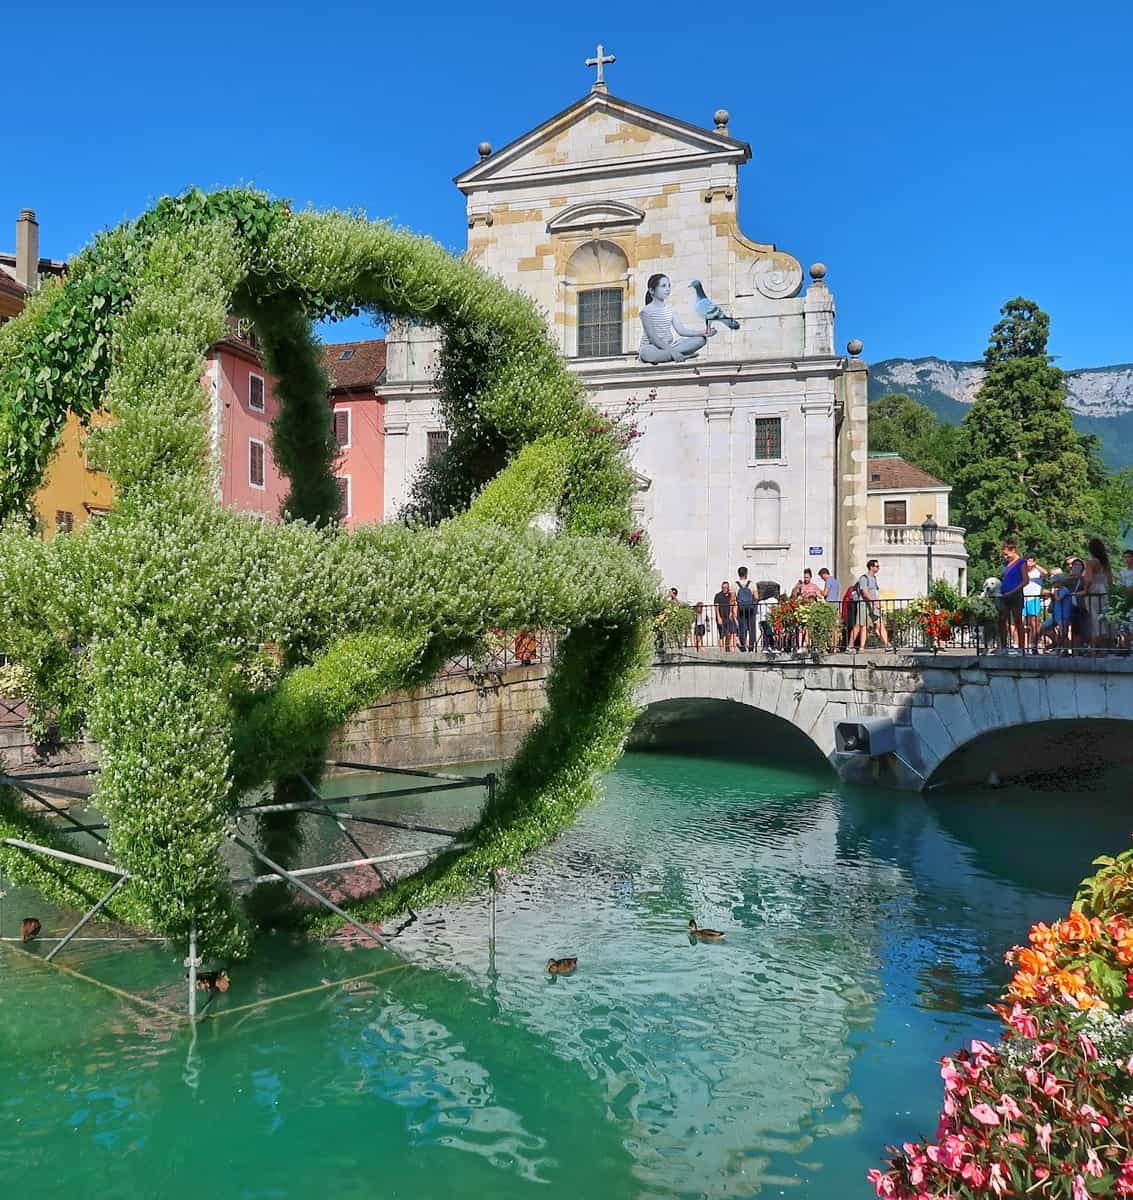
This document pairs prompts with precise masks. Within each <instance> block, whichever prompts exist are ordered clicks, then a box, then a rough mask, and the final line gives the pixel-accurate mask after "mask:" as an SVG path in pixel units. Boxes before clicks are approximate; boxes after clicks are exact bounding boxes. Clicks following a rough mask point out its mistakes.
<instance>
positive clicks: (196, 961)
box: [0, 760, 496, 1026]
mask: <svg viewBox="0 0 1133 1200" xmlns="http://www.w3.org/2000/svg"><path fill="white" fill-rule="evenodd" d="M326 765H327V766H329V767H338V768H342V769H345V770H353V771H360V772H361V771H369V772H374V773H377V774H387V775H404V776H408V777H412V778H418V779H424V780H430V781H436V782H432V783H430V784H422V785H420V786H417V787H406V788H395V789H393V790H392V791H385V792H381V791H378V792H362V793H360V794H358V795H356V796H342V797H330V798H328V797H324V796H322V795H321V794H320V793H319V791H318V789H317V788H316V787H315V786H314V785H313V784H312V783H311V782H310V781H309V780H308V779H306V778H305V777H302V776H301V777H300V778H302V781H303V783H304V784H305V785H306V787H307V789H308V791H309V792H310V793H311V799H310V800H308V801H298V802H293V803H288V804H250V805H243V806H242V807H240V808H239V809H237V812H236V819H237V821H239V819H240V818H241V817H244V816H251V815H256V814H262V813H280V812H300V813H308V814H310V815H312V816H321V817H329V818H330V819H331V820H332V821H334V822H335V824H336V825H337V826H338V828H339V831H340V832H341V833H342V835H343V836H344V837H345V838H346V840H347V841H348V842H349V843H350V844H351V845H352V846H353V847H354V848H355V849H356V850H357V851H358V852H359V854H360V855H362V857H360V858H357V859H351V860H349V861H346V862H333V863H319V864H316V865H314V866H309V867H298V868H296V869H294V870H291V869H288V868H285V867H283V866H281V865H280V864H279V863H277V862H274V861H273V860H272V859H270V858H268V857H267V855H265V854H264V853H263V852H262V851H261V850H259V849H257V848H256V847H255V846H254V845H252V844H251V842H249V841H248V839H247V838H246V837H245V836H244V835H243V834H242V833H241V831H240V829H239V828H238V827H233V828H231V829H230V830H229V831H228V836H229V837H230V838H231V840H232V841H233V842H234V843H235V844H236V845H238V846H240V847H241V848H242V849H243V850H245V851H246V852H247V853H248V854H249V855H250V856H251V857H252V858H253V859H256V860H258V861H259V862H261V863H263V865H264V866H265V867H267V868H268V873H267V874H263V875H254V876H251V877H249V878H244V879H235V880H233V883H236V884H259V883H269V882H272V881H274V880H278V879H282V880H284V881H285V882H287V883H289V884H291V886H292V887H294V888H295V889H296V890H298V891H301V892H303V893H304V894H305V895H306V896H308V897H309V898H310V899H312V900H315V901H316V902H317V903H319V904H320V905H322V906H323V907H324V908H326V909H328V910H329V911H330V912H332V913H334V915H335V916H337V917H338V918H340V919H341V920H342V921H344V922H346V923H347V924H348V925H351V926H353V928H354V929H356V930H357V931H358V932H359V933H361V934H362V935H363V936H364V937H366V938H367V939H369V940H371V941H373V942H374V943H375V944H377V945H379V946H381V947H383V948H384V949H387V950H388V949H391V946H390V943H389V941H388V940H387V939H385V938H384V937H383V936H382V935H381V934H379V933H377V932H376V931H375V930H373V929H372V928H370V927H368V926H366V925H363V924H362V923H361V922H359V921H356V920H355V919H354V918H353V917H352V916H351V915H350V914H349V913H348V912H346V911H345V910H344V909H342V908H340V907H339V906H338V905H337V904H334V903H333V902H332V901H331V900H329V899H327V897H325V896H323V895H322V894H321V893H320V892H318V891H316V890H315V889H314V888H313V887H311V886H310V885H309V884H307V883H305V882H304V880H303V878H302V877H304V876H312V875H326V874H330V873H332V872H334V871H342V870H349V869H352V868H355V867H366V866H368V867H371V868H372V869H373V871H374V873H375V874H376V875H377V876H378V879H379V880H380V881H381V883H382V885H383V886H385V885H386V884H387V883H388V880H387V879H386V877H385V875H384V874H383V873H382V871H381V867H380V864H382V863H392V862H401V861H405V860H408V859H412V858H422V857H427V856H429V855H433V854H439V853H441V852H443V851H447V850H463V849H466V848H467V846H466V844H465V843H458V842H455V838H456V837H457V833H458V831H457V830H453V829H442V828H439V827H438V826H435V825H423V824H419V823H417V822H413V821H398V820H394V819H393V818H388V817H370V816H361V815H359V814H356V813H350V812H342V811H338V810H341V809H342V808H344V807H347V806H349V805H350V804H353V803H355V802H356V801H359V800H372V799H379V798H382V799H392V798H395V797H404V796H423V795H429V794H431V793H434V792H447V791H454V790H457V789H460V788H468V787H483V788H485V790H486V791H487V798H488V803H489V805H491V803H492V802H493V801H494V799H495V793H496V775H495V774H494V773H490V774H488V775H483V776H479V775H451V774H445V773H444V772H440V771H427V770H423V769H416V768H409V767H385V766H381V765H378V764H376V763H360V762H347V761H336V760H332V761H329V762H328V763H327V764H326ZM97 773H98V767H97V766H83V767H59V768H55V769H53V770H45V771H37V772H29V773H28V774H26V775H7V774H0V785H3V784H7V785H9V786H11V787H14V788H16V789H17V790H18V791H20V792H21V793H23V794H24V795H26V796H28V797H29V799H32V800H34V801H36V803H38V804H39V805H41V806H42V807H43V808H46V809H47V810H48V811H49V812H50V813H51V814H53V815H55V816H58V817H60V818H61V819H62V820H63V821H64V822H65V825H64V826H63V827H61V828H60V832H62V833H69V834H70V833H82V834H86V835H87V836H88V837H91V838H92V839H94V840H95V841H96V842H98V843H99V844H100V845H102V846H107V845H108V843H107V840H106V838H104V837H102V836H100V831H101V830H105V829H107V828H108V826H107V825H106V824H105V823H102V822H96V823H93V824H84V823H83V822H81V821H78V820H76V819H75V818H74V817H73V816H72V815H71V814H70V813H69V812H68V811H67V810H66V809H64V808H62V807H60V806H58V805H55V804H52V803H51V801H50V800H48V799H46V797H45V795H44V793H46V794H49V795H52V796H60V797H65V798H67V799H74V800H91V799H92V798H93V797H92V796H91V795H89V794H88V793H85V792H79V791H76V790H75V789H73V788H62V787H59V786H57V785H56V784H54V783H44V782H42V781H43V780H57V779H66V778H78V777H82V776H90V775H96V774H97ZM29 783H30V786H29ZM344 821H351V822H355V823H358V824H365V825H376V826H384V827H387V828H391V829H401V830H405V831H407V832H411V833H425V834H430V835H433V836H436V837H443V838H446V839H448V843H447V844H443V845H438V846H432V847H422V848H420V849H415V850H403V851H399V852H396V853H393V854H380V855H367V854H366V853H365V848H364V847H363V846H362V845H361V843H360V842H359V841H358V840H357V838H355V837H354V836H353V834H351V833H350V832H349V831H348V830H347V828H346V826H345V825H344V824H343V822H344ZM2 842H3V844H4V845H7V846H14V847H16V848H18V849H21V850H24V851H26V852H28V853H30V854H40V855H45V856H47V857H49V858H56V859H61V860H64V861H66V862H73V863H77V864H79V865H81V866H86V867H91V868H93V869H94V870H97V871H103V872H105V873H106V874H109V875H115V876H117V878H116V880H115V882H114V885H113V886H112V887H111V888H110V890H109V891H108V892H107V893H106V894H105V895H104V896H102V898H101V899H100V900H99V901H98V902H97V903H96V904H95V905H94V906H93V907H92V908H90V909H88V910H87V911H86V912H85V913H83V914H82V916H81V917H80V918H79V920H78V922H77V923H76V924H75V925H73V926H72V927H71V929H70V930H69V931H68V932H67V933H66V934H65V935H64V936H63V937H61V938H59V939H57V940H56V939H44V940H45V941H47V940H56V945H55V946H54V947H53V948H52V950H51V951H50V953H48V954H47V955H45V956H44V958H43V959H41V960H40V961H42V962H45V963H51V965H52V966H56V967H58V966H59V964H57V963H55V962H54V961H53V960H54V959H55V957H56V955H58V954H59V952H60V951H61V950H63V949H64V947H66V946H67V945H69V944H70V943H71V942H72V941H74V940H75V939H76V936H77V935H78V933H79V931H80V930H81V929H83V928H84V927H85V926H86V925H87V924H88V923H89V922H90V921H92V920H93V919H94V918H95V917H96V916H97V915H98V914H99V913H100V912H101V911H102V910H103V908H104V907H105V906H106V905H107V904H108V903H109V902H110V901H111V900H112V899H113V897H114V896H115V894H116V893H117V892H118V891H119V889H121V888H122V887H124V886H125V884H126V883H127V882H128V881H129V879H130V874H129V872H127V871H124V870H123V869H122V868H121V867H119V866H117V865H116V864H114V863H112V862H104V861H102V860H101V859H96V858H88V857H86V856H84V855H80V854H73V853H71V852H70V851H66V850H56V849H55V848H54V847H51V846H42V845H40V844H38V843H36V842H29V841H24V840H22V839H20V838H4V839H2ZM491 884H492V904H491V942H492V948H493V949H494V943H495V878H494V877H493V878H492V880H491ZM0 894H2V893H0ZM410 918H411V920H413V919H415V918H416V914H414V913H410ZM408 923H409V922H407V924H408ZM403 927H404V926H401V927H399V929H398V931H397V932H400V929H401V928H403ZM93 940H104V939H93ZM110 940H118V939H110ZM142 940H146V941H149V940H157V941H164V940H165V939H163V938H157V939H151V938H144V939H142ZM188 951H189V952H188V956H187V957H186V958H185V961H184V965H185V967H186V977H187V981H188V993H189V994H188V1019H189V1021H190V1023H192V1024H193V1025H194V1026H195V1024H196V1021H197V1017H198V1010H197V972H198V970H199V968H200V967H201V965H202V960H201V959H200V957H199V956H198V953H197V926H196V922H195V921H193V922H190V925H189V945H188ZM32 957H36V956H34V955H33V956H32ZM63 969H64V970H66V968H63ZM70 973H72V974H75V975H76V976H77V977H79V978H83V979H89V977H88V976H82V975H78V973H77V972H70ZM91 982H94V983H99V986H106V987H109V985H104V984H101V983H100V982H99V981H98V980H91ZM328 986H334V985H328ZM110 990H111V991H115V992H118V993H119V994H122V995H127V996H129V998H131V999H135V1000H137V1001H138V1002H139V1003H142V1004H147V1005H148V1004H150V1002H149V1001H147V1000H145V999H144V998H143V997H141V996H130V995H129V993H124V992H121V990H120V989H116V988H110ZM305 990H306V989H305ZM297 994H304V993H297ZM211 999H212V998H211V996H210V1002H211ZM260 1003H270V1000H268V1001H262V1002H260ZM150 1006H151V1007H161V1006H153V1005H150ZM205 1007H206V1008H207V1007H208V1004H207V1003H206V1005H205ZM201 1011H202V1013H203V1011H204V1010H201Z"/></svg>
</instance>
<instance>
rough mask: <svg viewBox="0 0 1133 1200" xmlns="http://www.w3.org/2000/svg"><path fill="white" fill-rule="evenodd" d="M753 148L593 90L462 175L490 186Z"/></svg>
mask: <svg viewBox="0 0 1133 1200" xmlns="http://www.w3.org/2000/svg"><path fill="white" fill-rule="evenodd" d="M750 157H751V147H750V146H749V145H748V144H747V143H746V142H741V141H737V140H736V139H735V138H733V137H730V136H729V135H728V134H726V133H723V132H721V131H720V130H719V129H715V130H710V129H702V128H700V127H699V126H697V125H690V124H689V123H688V122H687V121H681V120H678V119H677V118H676V117H668V116H665V115H664V114H663V113H657V112H653V111H652V109H648V108H642V107H641V106H640V105H637V104H631V103H630V102H629V101H628V100H621V99H619V98H618V97H617V96H610V95H608V94H606V93H604V92H591V93H590V94H589V95H587V96H585V97H584V98H583V99H581V100H579V101H578V102H577V103H576V104H572V105H571V106H570V107H569V108H567V109H564V110H563V111H562V112H560V113H558V114H556V115H555V116H553V117H551V118H550V120H548V121H544V122H543V124H542V125H540V126H538V127H537V128H535V129H532V130H531V131H530V132H529V133H525V134H523V135H522V136H521V137H518V138H516V139H515V140H514V141H512V142H509V143H508V144H507V145H506V146H504V147H502V148H501V149H499V150H497V151H495V152H494V153H493V154H490V155H488V156H487V157H486V158H483V159H481V160H480V162H478V163H477V164H476V165H475V166H473V167H469V168H468V170H467V171H464V172H462V173H461V174H460V175H458V176H457V177H456V180H455V182H456V185H457V187H459V188H460V190H461V191H462V192H464V193H465V194H470V193H472V192H477V191H480V190H483V189H487V188H496V187H506V186H509V185H521V184H528V183H535V182H538V181H541V180H543V181H547V182H551V181H556V180H564V181H565V180H569V179H577V178H580V177H595V176H603V175H622V174H626V173H627V172H630V171H636V170H650V169H659V168H663V167H666V166H675V165H679V164H683V163H693V162H696V163H701V162H703V163H709V162H734V163H742V162H746V161H747V160H748V159H749V158H750Z"/></svg>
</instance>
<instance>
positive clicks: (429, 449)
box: [425, 429, 448, 463]
mask: <svg viewBox="0 0 1133 1200" xmlns="http://www.w3.org/2000/svg"><path fill="white" fill-rule="evenodd" d="M447 449H448V430H447V429H430V430H429V436H428V440H427V441H426V442H425V461H426V462H427V463H431V462H432V461H433V459H434V458H437V457H439V456H440V455H442V454H443V453H444V452H445V451H446V450H447Z"/></svg>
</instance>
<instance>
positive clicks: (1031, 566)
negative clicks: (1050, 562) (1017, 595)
mask: <svg viewBox="0 0 1133 1200" xmlns="http://www.w3.org/2000/svg"><path fill="white" fill-rule="evenodd" d="M1026 566H1027V582H1026V583H1025V584H1024V585H1023V623H1024V625H1025V626H1026V628H1027V636H1028V640H1029V641H1030V643H1031V653H1032V654H1038V652H1039V627H1040V626H1041V624H1042V619H1043V580H1044V579H1045V578H1046V576H1048V575H1049V574H1050V572H1049V571H1048V570H1047V569H1046V567H1041V566H1039V563H1038V559H1037V558H1036V557H1035V555H1034V554H1033V553H1032V554H1028V555H1027V563H1026Z"/></svg>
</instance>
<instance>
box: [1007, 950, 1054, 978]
mask: <svg viewBox="0 0 1133 1200" xmlns="http://www.w3.org/2000/svg"><path fill="white" fill-rule="evenodd" d="M1015 962H1016V964H1017V965H1018V967H1019V970H1020V971H1023V972H1025V973H1026V974H1028V975H1046V974H1047V973H1048V972H1049V971H1052V970H1054V959H1052V958H1051V957H1050V955H1049V954H1044V953H1043V952H1042V951H1041V950H1032V949H1031V948H1030V947H1029V946H1019V947H1018V948H1017V949H1016V950H1015Z"/></svg>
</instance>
